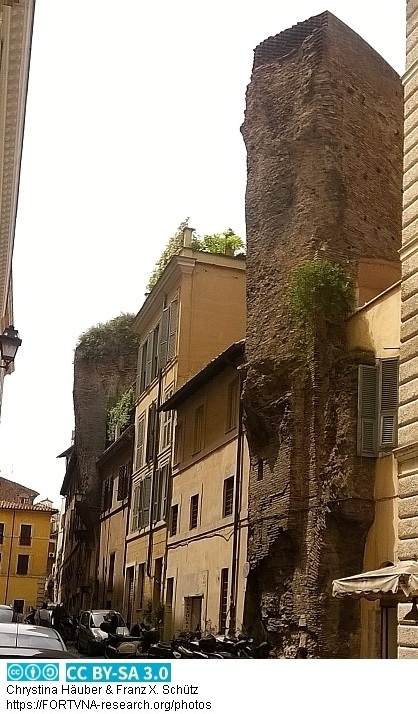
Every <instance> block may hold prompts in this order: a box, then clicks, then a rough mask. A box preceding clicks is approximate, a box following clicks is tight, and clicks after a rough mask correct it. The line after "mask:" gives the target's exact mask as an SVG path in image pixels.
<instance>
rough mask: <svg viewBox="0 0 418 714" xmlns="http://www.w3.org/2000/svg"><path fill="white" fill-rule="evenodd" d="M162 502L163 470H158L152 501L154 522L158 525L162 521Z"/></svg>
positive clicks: (155, 475)
mask: <svg viewBox="0 0 418 714" xmlns="http://www.w3.org/2000/svg"><path fill="white" fill-rule="evenodd" d="M160 502H161V469H157V471H156V472H155V474H154V493H153V501H152V521H153V523H156V522H157V521H159V520H160V513H159V512H160Z"/></svg>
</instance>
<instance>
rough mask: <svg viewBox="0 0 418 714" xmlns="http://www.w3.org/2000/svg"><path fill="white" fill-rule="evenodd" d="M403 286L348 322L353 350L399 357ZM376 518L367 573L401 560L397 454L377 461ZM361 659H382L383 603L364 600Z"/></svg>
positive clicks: (368, 549)
mask: <svg viewBox="0 0 418 714" xmlns="http://www.w3.org/2000/svg"><path fill="white" fill-rule="evenodd" d="M400 311H401V294H400V285H399V284H396V285H394V286H393V287H391V288H389V289H388V290H386V291H385V292H384V293H382V294H381V295H379V296H378V297H377V298H376V299H374V300H372V301H371V302H369V303H368V304H366V305H365V306H364V307H363V308H361V309H359V310H357V311H356V312H355V313H354V315H353V316H352V317H351V318H350V319H349V320H348V330H347V343H348V348H349V349H350V350H365V351H368V352H372V353H373V354H374V355H375V357H376V358H380V359H388V358H395V357H399V347H400V317H401V313H400ZM375 464H376V466H375V486H374V499H375V518H374V522H373V524H372V526H371V527H370V530H369V533H368V536H367V540H366V545H365V550H364V560H363V570H364V571H365V572H367V571H369V570H376V569H377V568H380V567H382V566H383V565H386V564H387V563H389V562H390V563H395V562H396V561H397V559H398V535H397V518H398V476H397V462H396V460H395V458H394V455H393V453H389V454H387V455H382V456H380V458H377V459H376V461H375ZM360 607H361V632H362V637H361V657H362V658H363V659H374V658H376V657H379V656H380V617H381V608H380V602H371V601H368V600H365V599H364V598H362V599H361V603H360Z"/></svg>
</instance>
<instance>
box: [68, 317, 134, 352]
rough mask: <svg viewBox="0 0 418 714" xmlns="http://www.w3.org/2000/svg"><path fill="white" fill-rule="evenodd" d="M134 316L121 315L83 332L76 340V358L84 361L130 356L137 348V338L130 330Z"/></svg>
mask: <svg viewBox="0 0 418 714" xmlns="http://www.w3.org/2000/svg"><path fill="white" fill-rule="evenodd" d="M134 318H135V315H133V314H132V313H127V312H125V313H121V314H120V315H119V316H118V317H115V318H113V319H112V320H109V321H108V322H101V323H99V324H97V325H94V326H93V327H90V329H88V330H86V331H85V332H83V334H82V335H80V337H79V338H78V342H77V346H76V356H77V357H81V358H84V359H97V358H106V357H118V356H119V355H124V354H132V352H134V351H136V350H137V349H138V347H139V338H138V335H136V333H135V332H133V330H132V323H133V320H134Z"/></svg>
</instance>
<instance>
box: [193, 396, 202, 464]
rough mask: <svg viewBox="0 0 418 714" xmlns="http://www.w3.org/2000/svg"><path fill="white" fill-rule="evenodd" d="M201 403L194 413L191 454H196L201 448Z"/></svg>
mask: <svg viewBox="0 0 418 714" xmlns="http://www.w3.org/2000/svg"><path fill="white" fill-rule="evenodd" d="M203 414H204V407H203V404H201V405H200V407H198V408H197V409H196V411H195V413H194V436H193V454H198V453H199V451H201V450H202V448H203Z"/></svg>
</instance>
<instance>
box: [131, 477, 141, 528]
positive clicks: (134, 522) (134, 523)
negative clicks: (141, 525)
mask: <svg viewBox="0 0 418 714" xmlns="http://www.w3.org/2000/svg"><path fill="white" fill-rule="evenodd" d="M140 493H141V486H140V484H137V485H136V486H134V490H133V498H132V516H131V531H137V530H138V516H139V499H140Z"/></svg>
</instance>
